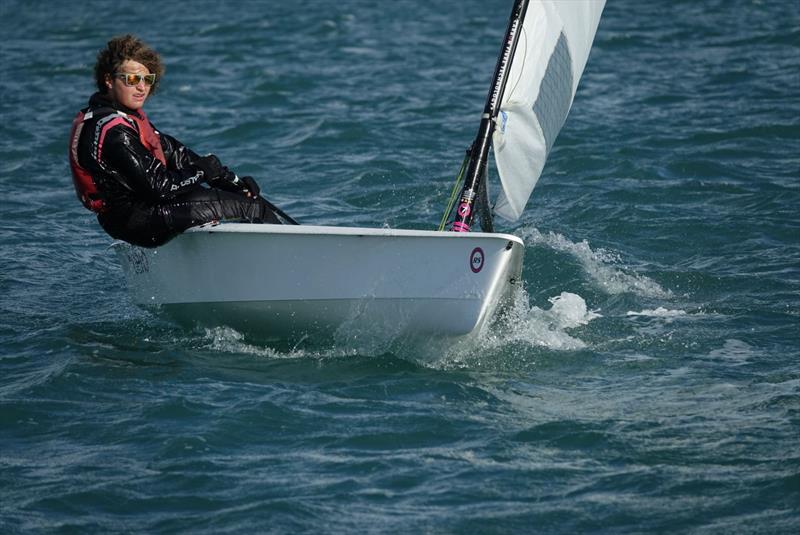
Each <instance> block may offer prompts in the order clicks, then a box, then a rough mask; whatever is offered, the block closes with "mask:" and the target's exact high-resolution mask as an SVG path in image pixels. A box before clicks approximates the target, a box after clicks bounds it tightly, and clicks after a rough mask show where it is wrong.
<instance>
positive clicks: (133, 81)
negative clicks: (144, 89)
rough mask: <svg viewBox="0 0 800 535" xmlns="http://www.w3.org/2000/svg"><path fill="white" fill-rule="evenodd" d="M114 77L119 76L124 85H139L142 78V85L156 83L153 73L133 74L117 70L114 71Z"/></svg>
mask: <svg viewBox="0 0 800 535" xmlns="http://www.w3.org/2000/svg"><path fill="white" fill-rule="evenodd" d="M114 78H119V79H120V80H122V81H123V82H125V85H127V86H135V85H139V83H140V82H141V81H142V80H144V85H153V84H154V83H156V75H155V74H133V73H127V72H118V73H114Z"/></svg>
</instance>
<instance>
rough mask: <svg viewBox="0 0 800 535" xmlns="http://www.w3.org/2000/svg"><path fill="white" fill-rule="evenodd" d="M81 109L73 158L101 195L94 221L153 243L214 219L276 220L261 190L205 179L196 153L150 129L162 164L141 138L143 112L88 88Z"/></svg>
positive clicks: (111, 232)
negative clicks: (252, 193)
mask: <svg viewBox="0 0 800 535" xmlns="http://www.w3.org/2000/svg"><path fill="white" fill-rule="evenodd" d="M84 112H85V113H87V115H88V114H89V112H91V116H90V117H89V118H87V119H86V120H84V121H83V127H82V129H81V130H80V131H79V134H78V137H77V145H76V149H77V150H76V154H77V163H78V165H79V166H80V167H82V168H83V169H84V170H85V171H86V172H88V173H89V175H91V179H92V181H93V182H94V184H95V186H96V188H97V192H98V194H99V197H100V199H101V208H100V209H98V214H97V220H98V221H99V222H100V225H101V226H102V227H103V229H104V230H105V231H106V232H107V233H108V234H109V235H111V237H113V238H116V239H121V240H125V241H127V242H129V243H132V244H134V245H141V246H145V247H155V246H158V245H161V244H163V243H166V242H167V241H168V240H170V239H171V238H173V237H174V236H175V235H177V234H179V233H180V232H183V231H184V230H186V229H187V228H189V227H192V226H195V225H201V224H203V223H208V222H211V221H222V220H228V221H246V222H253V223H280V220H279V219H278V218H277V217H276V216H275V214H274V213H273V211H272V210H271V209H270V205H269V203H267V202H266V201H265V200H263V199H261V198H260V197H255V198H250V197H247V196H246V195H245V194H244V193H239V192H236V191H228V189H229V188H226V189H225V190H221V189H217V188H213V187H208V186H206V185H204V183H203V182H204V177H203V173H202V172H200V170H199V169H198V167H197V166H195V165H194V162H196V161H197V160H198V159H199V158H200V157H199V156H198V155H197V154H195V153H194V152H192V151H191V150H190V149H189V148H188V147H186V146H185V145H183V144H182V143H180V142H179V141H178V140H176V139H175V138H173V137H171V136H168V135H166V134H162V133H158V132H157V131H155V129H153V132H154V133H155V135H156V136H157V138H156V142H158V141H159V139H158V138H160V145H161V149H162V150H163V157H164V160H165V162H166V165H164V163H162V161H161V159H160V158H159V157H157V155H156V154H155V153H154V151H152V150H149V149H148V148H147V147H146V146H145V145H144V143H145V140H144V138H143V137H140V132H139V130H140V127H139V125H138V124H137V121H136V120H133V117H132V116H135V119H138V120H139V121H141V120H142V117H143V116H141V115H139V114H137V112H135V111H133V110H127V109H122V108H120V107H119V106H115V105H114V104H113V103H112V101H111V100H110V99H109V98H108V96H107V95H103V94H101V93H95V94H94V95H92V97H91V98H90V99H89V107H88V108H86V110H84ZM119 112H123V113H122V114H120V113H119ZM145 119H146V118H145ZM142 135H144V134H142ZM79 193H80V192H79Z"/></svg>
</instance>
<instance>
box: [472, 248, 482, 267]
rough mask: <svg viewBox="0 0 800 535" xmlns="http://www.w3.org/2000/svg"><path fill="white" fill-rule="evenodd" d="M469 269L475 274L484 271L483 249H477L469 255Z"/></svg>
mask: <svg viewBox="0 0 800 535" xmlns="http://www.w3.org/2000/svg"><path fill="white" fill-rule="evenodd" d="M469 268H470V269H471V270H472V272H473V273H478V272H479V271H480V270H482V269H483V249H481V248H480V247H476V248H474V249H473V250H472V254H470V255H469Z"/></svg>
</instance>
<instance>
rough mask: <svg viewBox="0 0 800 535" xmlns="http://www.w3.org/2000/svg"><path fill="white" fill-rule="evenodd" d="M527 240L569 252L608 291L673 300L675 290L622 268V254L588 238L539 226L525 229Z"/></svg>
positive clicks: (596, 283)
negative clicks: (592, 244)
mask: <svg viewBox="0 0 800 535" xmlns="http://www.w3.org/2000/svg"><path fill="white" fill-rule="evenodd" d="M523 239H524V240H525V241H526V242H527V243H532V244H534V245H541V246H545V247H549V248H550V249H553V250H555V251H559V252H562V253H566V254H568V255H569V256H571V257H573V258H574V259H575V260H577V261H578V263H579V264H580V266H581V268H582V269H583V270H584V272H585V273H586V275H587V276H588V277H589V278H591V279H592V280H593V281H594V283H595V285H596V286H597V287H598V288H599V289H600V290H602V291H603V292H605V293H608V294H622V293H633V294H636V295H639V296H641V297H649V298H658V299H669V298H671V297H672V292H671V291H669V290H665V289H664V288H662V287H661V286H660V285H659V284H658V283H657V282H656V281H654V280H652V279H650V278H649V277H646V276H644V275H639V274H636V273H627V272H626V271H625V270H624V269H623V268H622V267H620V264H621V260H620V257H619V255H618V254H616V253H612V252H609V251H606V250H605V249H596V250H594V249H592V248H591V247H590V246H589V243H588V242H587V241H586V240H583V241H581V242H578V243H575V242H572V241H570V240H569V239H567V238H565V237H564V236H562V235H561V234H558V233H556V232H547V233H542V232H540V231H539V230H538V229H536V228H532V229H530V230H526V231H524V232H523Z"/></svg>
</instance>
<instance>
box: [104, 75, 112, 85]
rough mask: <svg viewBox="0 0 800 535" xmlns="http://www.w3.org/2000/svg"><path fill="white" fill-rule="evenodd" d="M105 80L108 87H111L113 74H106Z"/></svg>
mask: <svg viewBox="0 0 800 535" xmlns="http://www.w3.org/2000/svg"><path fill="white" fill-rule="evenodd" d="M105 82H106V87H107V88H109V89H111V86H112V85H113V82H112V80H111V75H110V74H106V76H105Z"/></svg>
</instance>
